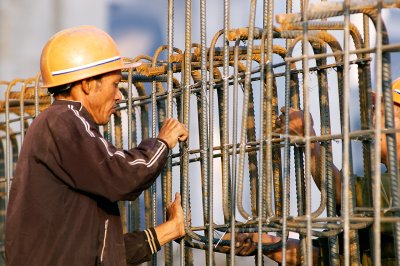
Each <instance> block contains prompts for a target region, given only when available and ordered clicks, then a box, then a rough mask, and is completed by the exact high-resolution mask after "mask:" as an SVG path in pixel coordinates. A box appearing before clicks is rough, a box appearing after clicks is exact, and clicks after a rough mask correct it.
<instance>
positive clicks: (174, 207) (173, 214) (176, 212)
mask: <svg viewBox="0 0 400 266" xmlns="http://www.w3.org/2000/svg"><path fill="white" fill-rule="evenodd" d="M183 217H184V216H183V209H182V205H181V194H179V193H178V192H177V193H175V201H174V202H171V203H169V204H168V206H167V219H168V221H171V222H173V223H174V224H175V225H176V231H177V234H178V235H177V237H176V238H179V237H182V236H184V235H185V223H184V220H183Z"/></svg>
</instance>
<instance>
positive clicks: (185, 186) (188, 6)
mask: <svg viewBox="0 0 400 266" xmlns="http://www.w3.org/2000/svg"><path fill="white" fill-rule="evenodd" d="M191 49H192V0H185V61H184V72H183V86H184V87H183V94H182V98H183V99H182V102H183V112H182V116H183V117H182V118H183V120H182V123H183V124H184V125H186V126H187V128H188V129H189V116H190V104H189V103H190V87H189V85H190V74H191V67H190V65H191ZM188 149H189V140H187V141H186V142H185V143H182V144H181V147H180V150H181V154H182V158H181V194H182V207H183V213H184V219H185V227H186V228H188V227H189V221H188V219H187V218H188V217H187V214H188V212H189V206H188V203H189V196H190V195H189V154H188V153H187V151H188ZM211 194H212V191H211ZM211 198H212V197H211ZM211 218H212V212H211V217H210V226H211V227H212V219H211ZM210 230H211V231H212V228H211V229H209V231H210ZM183 256H184V257H183ZM191 260H192V258H191V257H190V254H189V253H188V252H186V249H185V245H184V241H183V240H182V241H181V265H184V264H185V262H186V263H188V264H190V261H191Z"/></svg>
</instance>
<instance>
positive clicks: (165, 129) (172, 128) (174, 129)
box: [158, 118, 189, 149]
mask: <svg viewBox="0 0 400 266" xmlns="http://www.w3.org/2000/svg"><path fill="white" fill-rule="evenodd" d="M188 137H189V131H188V129H187V127H186V126H185V125H184V124H182V123H180V122H179V121H178V120H176V119H174V118H168V119H166V120H165V122H164V124H163V126H162V128H161V129H160V132H159V133H158V138H159V139H162V140H163V141H165V142H166V143H167V144H168V148H169V149H173V148H174V147H175V145H176V144H177V143H178V141H185V140H187V138H188Z"/></svg>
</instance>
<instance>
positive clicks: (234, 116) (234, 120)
mask: <svg viewBox="0 0 400 266" xmlns="http://www.w3.org/2000/svg"><path fill="white" fill-rule="evenodd" d="M239 42H240V41H239V40H237V41H236V42H235V50H234V51H235V52H234V57H233V61H234V64H233V73H234V81H233V110H232V151H236V150H237V125H238V108H237V105H238V88H239V81H238V75H237V74H238V73H239V58H238V53H239V51H238V49H239ZM236 162H237V156H236V153H233V154H232V174H231V176H232V179H231V182H232V187H231V193H232V195H231V202H230V208H231V213H230V217H229V218H230V221H231V227H230V229H231V232H235V231H236V229H235V228H236V222H235V221H236V176H237V175H236V174H237V163H236ZM231 240H232V241H231V246H230V247H231V252H230V256H231V258H230V259H231V261H230V262H231V265H235V234H232V239H231Z"/></svg>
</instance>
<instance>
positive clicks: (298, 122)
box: [277, 107, 314, 136]
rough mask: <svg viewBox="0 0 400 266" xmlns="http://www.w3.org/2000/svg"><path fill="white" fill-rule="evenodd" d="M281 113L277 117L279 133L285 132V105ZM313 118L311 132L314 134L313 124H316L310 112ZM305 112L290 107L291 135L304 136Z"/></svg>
mask: <svg viewBox="0 0 400 266" xmlns="http://www.w3.org/2000/svg"><path fill="white" fill-rule="evenodd" d="M281 113H282V114H281V115H280V116H279V117H278V119H277V126H278V130H277V132H278V133H284V132H285V119H286V117H285V116H286V114H285V107H282V108H281ZM310 118H311V124H310V130H311V134H313V132H314V130H313V126H314V121H313V118H312V116H311V114H310ZM304 125H305V123H304V113H303V111H301V110H297V109H294V108H290V109H289V134H291V135H297V136H304Z"/></svg>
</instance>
